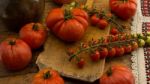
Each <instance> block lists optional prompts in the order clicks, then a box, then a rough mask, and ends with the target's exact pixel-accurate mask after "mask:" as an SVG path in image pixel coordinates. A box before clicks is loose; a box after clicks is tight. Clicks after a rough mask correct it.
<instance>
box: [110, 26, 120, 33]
mask: <svg viewBox="0 0 150 84" xmlns="http://www.w3.org/2000/svg"><path fill="white" fill-rule="evenodd" d="M118 33H119V31H118V29H117V28H115V27H113V28H111V30H110V34H112V35H116V34H118Z"/></svg>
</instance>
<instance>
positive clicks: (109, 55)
mask: <svg viewBox="0 0 150 84" xmlns="http://www.w3.org/2000/svg"><path fill="white" fill-rule="evenodd" d="M115 55H116V49H115V48H110V49H108V57H114V56H115Z"/></svg>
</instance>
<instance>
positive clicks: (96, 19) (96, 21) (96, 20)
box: [90, 13, 112, 30]
mask: <svg viewBox="0 0 150 84" xmlns="http://www.w3.org/2000/svg"><path fill="white" fill-rule="evenodd" d="M106 17H108V18H111V17H112V14H111V13H108V14H106ZM90 21H91V24H92V25H93V26H97V27H98V28H99V29H102V30H104V29H105V28H106V27H107V26H108V25H109V22H108V21H107V20H106V19H105V18H104V17H103V16H101V15H99V14H93V15H92V16H91V18H90Z"/></svg>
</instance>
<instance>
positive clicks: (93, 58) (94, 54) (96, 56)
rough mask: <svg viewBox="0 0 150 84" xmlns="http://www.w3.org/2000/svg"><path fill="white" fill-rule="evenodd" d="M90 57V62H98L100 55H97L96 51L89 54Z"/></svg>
mask: <svg viewBox="0 0 150 84" xmlns="http://www.w3.org/2000/svg"><path fill="white" fill-rule="evenodd" d="M90 57H91V60H92V61H93V62H97V61H99V59H100V53H99V51H97V50H96V51H95V52H94V53H92V54H91V56H90Z"/></svg>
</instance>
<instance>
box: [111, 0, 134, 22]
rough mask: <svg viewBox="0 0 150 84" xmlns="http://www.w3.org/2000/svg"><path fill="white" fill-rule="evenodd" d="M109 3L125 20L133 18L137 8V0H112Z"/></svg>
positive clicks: (114, 11) (113, 10)
mask: <svg viewBox="0 0 150 84" xmlns="http://www.w3.org/2000/svg"><path fill="white" fill-rule="evenodd" d="M109 5H110V8H111V11H112V12H113V13H115V14H116V15H117V16H119V17H120V18H122V19H124V20H127V19H130V18H132V17H133V16H134V15H135V12H136V9H137V8H136V7H137V2H136V0H110V1H109Z"/></svg>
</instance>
